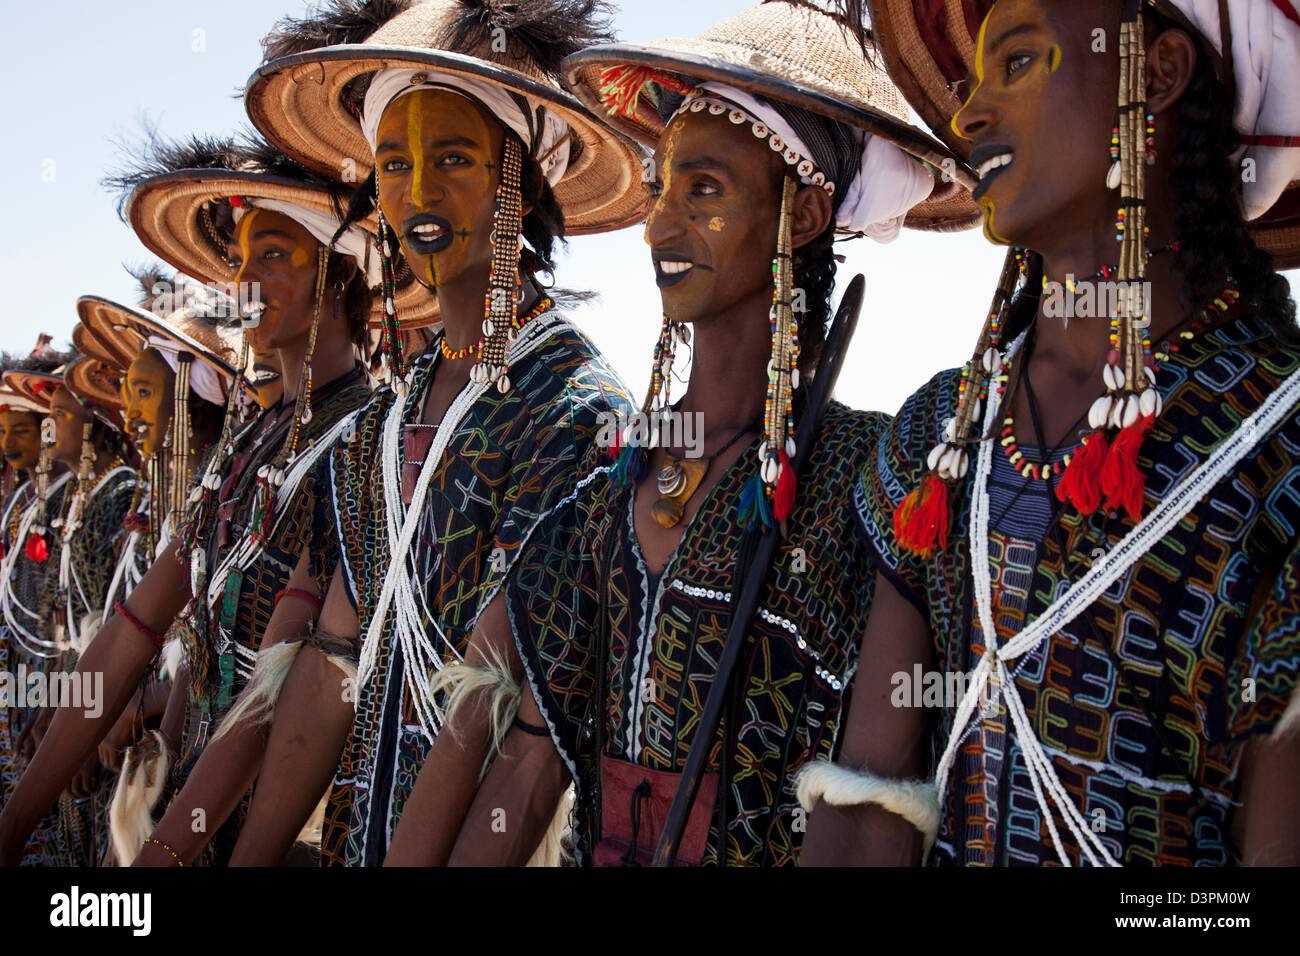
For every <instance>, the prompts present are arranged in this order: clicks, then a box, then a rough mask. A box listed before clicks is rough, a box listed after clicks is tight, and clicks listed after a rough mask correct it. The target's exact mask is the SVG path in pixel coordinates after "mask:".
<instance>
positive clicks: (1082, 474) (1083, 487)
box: [1056, 432, 1110, 515]
mask: <svg viewBox="0 0 1300 956" xmlns="http://www.w3.org/2000/svg"><path fill="white" fill-rule="evenodd" d="M1109 451H1110V442H1108V441H1107V440H1106V434H1105V432H1093V433H1092V434H1091V435H1089V436H1088V437H1087V438H1085V439H1084V440H1083V447H1082V448H1080V449H1079V450H1078V451H1077V452H1075V454H1074V457H1073V458H1071V459H1070V464H1069V465H1067V466H1066V468H1065V473H1064V474H1063V475H1061V481H1060V483H1059V484H1058V485H1057V486H1056V497H1057V498H1058V499H1059V500H1061V501H1068V502H1069V503H1070V504H1072V505H1074V508H1075V510H1076V511H1078V512H1079V514H1084V515H1090V514H1092V513H1093V512H1094V511H1096V510H1097V509H1098V508H1099V507H1101V470H1102V468H1103V467H1104V466H1105V464H1106V454H1107V452H1109Z"/></svg>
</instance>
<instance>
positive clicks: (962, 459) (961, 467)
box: [957, 448, 970, 478]
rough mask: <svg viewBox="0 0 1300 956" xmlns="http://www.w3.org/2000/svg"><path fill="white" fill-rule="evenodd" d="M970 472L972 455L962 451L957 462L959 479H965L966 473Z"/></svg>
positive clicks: (964, 450)
mask: <svg viewBox="0 0 1300 956" xmlns="http://www.w3.org/2000/svg"><path fill="white" fill-rule="evenodd" d="M968 471H970V455H968V454H966V449H964V448H963V449H962V450H961V454H960V456H959V457H958V462H957V477H958V478H965V477H966V472H968Z"/></svg>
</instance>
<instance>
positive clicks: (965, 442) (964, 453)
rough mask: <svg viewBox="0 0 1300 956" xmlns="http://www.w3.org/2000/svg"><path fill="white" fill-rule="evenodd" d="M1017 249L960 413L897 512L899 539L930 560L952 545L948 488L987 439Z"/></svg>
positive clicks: (970, 368)
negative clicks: (974, 447)
mask: <svg viewBox="0 0 1300 956" xmlns="http://www.w3.org/2000/svg"><path fill="white" fill-rule="evenodd" d="M1016 252H1017V250H1015V249H1009V250H1008V251H1007V256H1006V259H1005V260H1003V263H1002V275H1001V276H1000V277H999V278H998V287H997V290H996V291H995V292H994V293H993V302H992V304H991V305H990V306H989V311H988V316H987V318H986V319H985V320H984V328H983V329H982V330H981V332H980V337H979V342H978V343H977V344H976V346H975V354H974V355H973V356H972V357H971V359H970V360H969V361H968V362H967V363H966V367H965V368H963V369H962V373H961V382H960V384H959V385H958V386H957V410H956V413H955V414H954V415H953V417H951V418H949V419H948V420H947V421H946V422H944V426H943V435H942V437H941V440H940V441H939V443H938V444H936V445H935V446H934V447H933V448H931V449H930V453H929V455H927V456H926V460H925V464H926V472H925V477H924V478H922V479H921V484H920V485H919V486H918V487H916V488H914V489H912V491H911V493H909V494H908V496H907V497H906V498H904V499H903V502H902V504H900V505H899V507H898V510H897V511H895V512H894V537H895V538H897V540H898V543H899V545H900V546H901V547H903V548H905V549H906V550H908V551H910V552H912V553H913V554H917V555H920V556H921V557H925V558H928V557H929V556H930V555H931V554H932V553H933V552H934V551H935V550H936V549H937V550H940V551H942V550H944V549H945V548H947V547H948V512H949V505H948V489H949V486H950V485H954V484H956V483H957V482H959V481H961V480H962V479H964V478H965V477H966V473H967V472H968V471H969V470H970V453H969V452H968V450H967V446H969V445H971V444H973V443H975V442H978V441H979V440H980V439H981V437H982V435H981V432H980V416H981V414H982V413H983V411H984V402H985V401H986V400H987V399H988V394H989V385H990V383H991V382H992V381H993V376H994V374H995V370H996V369H998V368H999V366H1000V365H1001V362H1002V356H1001V353H1000V352H999V351H998V347H999V342H1000V341H1001V336H1002V326H1003V324H1004V323H1005V321H1006V311H1007V308H1008V307H1009V306H1010V304H1011V297H1012V295H1014V293H1015V290H1016V283H1017V281H1018V279H1019V277H1020V275H1021V269H1020V260H1018V259H1017V255H1016ZM1022 258H1023V256H1022Z"/></svg>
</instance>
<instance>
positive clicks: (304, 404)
mask: <svg viewBox="0 0 1300 956" xmlns="http://www.w3.org/2000/svg"><path fill="white" fill-rule="evenodd" d="M329 261H330V251H329V248H328V247H327V246H323V245H322V246H321V247H320V248H319V249H318V250H317V251H316V294H315V297H314V298H313V300H312V308H311V331H310V332H309V333H308V337H307V354H306V356H305V357H304V358H303V362H302V377H301V380H300V383H299V385H298V397H297V398H296V399H295V401H294V408H293V423H292V424H291V425H290V426H289V434H288V435H287V436H286V437H285V441H284V444H283V445H282V446H280V450H279V451H278V452H276V455H275V458H273V459H272V460H271V461H270V462H268V463H267V464H265V465H262V466H261V467H260V468H258V469H257V489H256V491H255V492H254V494H255V495H256V496H257V497H256V499H255V503H254V505H253V514H252V518H251V521H250V526H251V527H252V529H253V535H254V537H255V538H257V540H258V541H259V542H261V543H265V542H266V541H268V540H270V537H271V530H272V527H273V526H274V523H275V496H276V494H277V493H278V492H279V490H280V486H281V485H283V484H284V473H285V470H286V469H287V468H288V467H289V465H290V464H292V462H293V459H294V458H295V457H296V456H297V454H298V443H299V441H300V440H301V437H302V429H303V426H305V425H306V424H307V423H308V422H310V421H311V418H312V411H311V360H312V355H313V353H314V352H315V351H316V333H317V331H318V330H319V328H320V306H321V300H322V299H323V298H324V297H325V275H326V272H327V271H328V269H329Z"/></svg>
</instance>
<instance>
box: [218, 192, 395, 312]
mask: <svg viewBox="0 0 1300 956" xmlns="http://www.w3.org/2000/svg"><path fill="white" fill-rule="evenodd" d="M246 202H247V203H248V204H249V205H252V206H256V207H257V208H258V209H266V210H269V211H270V212H278V213H281V214H283V215H285V216H288V217H289V218H290V219H292V220H293V221H294V222H296V223H298V225H300V226H302V227H303V228H304V229H306V230H307V231H308V232H310V233H311V234H312V235H313V236H314V237H315V238H316V239H317V241H319V242H320V243H321V245H323V246H325V247H326V248H333V249H337V250H338V251H339V252H341V253H343V254H344V255H348V256H351V257H352V258H353V259H355V260H356V262H357V268H358V269H364V270H365V274H366V284H367V285H368V286H370V287H371V288H372V289H373V288H374V287H375V286H377V285H379V283H380V281H381V279H382V275H383V273H382V271H381V270H382V268H383V267H382V266H381V265H380V262H379V255H378V252H377V250H371V251H370V254H367V249H368V247H369V246H370V245H371V239H370V234H369V233H368V232H366V231H365V230H364V229H362V228H361V227H360V226H358V225H356V224H355V223H354V224H353V225H351V226H348V227H347V229H345V230H344V231H343V235H341V236H339V239H338V242H336V243H334V245H333V246H331V245H330V240H331V239H333V238H334V233H336V232H338V230H339V226H340V225H342V223H343V220H341V219H340V218H339V217H338V216H336V215H334V214H333V213H331V212H324V211H322V210H319V209H309V208H308V207H307V206H299V205H298V204H297V203H291V202H286V201H285V200H283V199H261V198H257V199H248V200H246ZM234 215H235V222H239V220H240V219H242V218H243V217H244V210H243V209H242V208H238V207H237V208H236V209H235V210H234ZM367 261H368V262H369V268H367Z"/></svg>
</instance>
